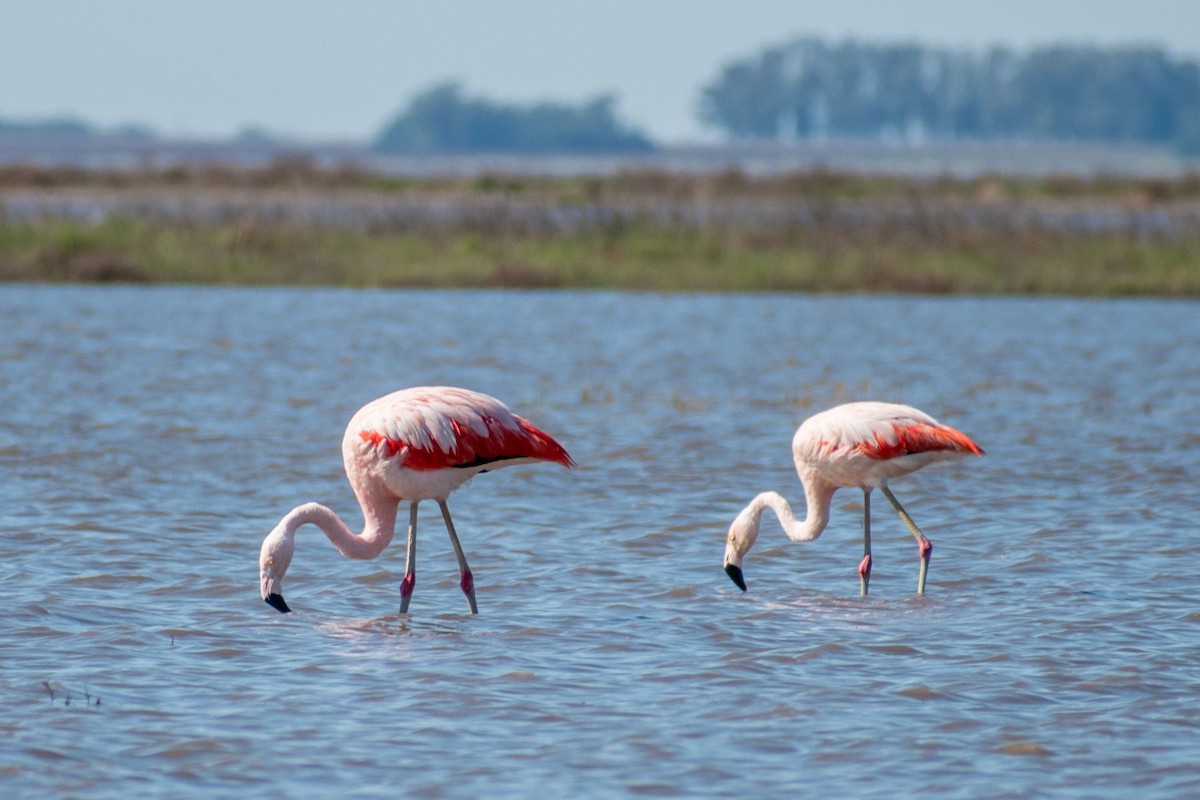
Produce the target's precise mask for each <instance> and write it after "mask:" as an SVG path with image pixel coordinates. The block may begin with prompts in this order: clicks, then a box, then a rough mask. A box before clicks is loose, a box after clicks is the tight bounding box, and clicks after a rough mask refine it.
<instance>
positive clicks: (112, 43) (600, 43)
mask: <svg viewBox="0 0 1200 800" xmlns="http://www.w3.org/2000/svg"><path fill="white" fill-rule="evenodd" d="M800 36H820V37H825V38H828V39H832V40H835V41H840V40H843V39H845V38H854V39H858V40H864V41H871V42H897V41H903V42H918V43H922V44H929V45H937V46H951V47H966V48H983V47H987V46H990V45H996V44H999V45H1006V46H1010V47H1014V48H1018V49H1025V48H1029V47H1033V46H1037V45H1041V44H1049V43H1062V42H1069V43H1081V44H1103V45H1111V44H1152V45H1159V46H1162V47H1165V48H1166V49H1167V50H1168V51H1169V52H1170V53H1172V54H1173V55H1175V56H1178V57H1186V58H1194V59H1200V0H1122V1H1118V0H988V2H979V1H978V0H920V1H918V0H835V1H833V2H831V0H821V2H810V1H809V0H728V1H727V2H716V1H715V0H589V1H588V2H576V0H491V1H490V2H487V1H485V0H458V1H456V0H438V1H435V2H426V1H425V0H419V1H416V2H405V0H390V1H389V0H340V2H315V1H313V0H203V2H178V3H177V2H169V0H36V2H33V1H30V0H0V119H6V120H16V121H28V120H32V119H38V118H45V117H58V116H71V117H75V118H78V119H82V120H84V121H86V122H89V123H92V124H95V125H98V126H101V127H116V126H119V125H125V124H141V125H147V126H149V127H150V128H152V129H154V130H155V131H156V132H158V133H160V134H164V135H171V136H195V137H224V136H232V135H235V134H237V133H238V132H240V131H243V130H245V129H247V128H256V129H259V130H263V131H267V132H269V133H272V134H275V135H282V136H288V137H293V138H298V139H305V140H312V141H325V140H360V141H361V140H367V139H370V138H372V137H373V136H374V135H375V134H376V133H378V132H379V130H380V129H381V128H382V127H383V126H384V125H385V124H386V123H387V122H388V121H389V120H390V119H391V118H393V117H394V116H395V115H396V114H397V113H398V112H399V111H400V110H402V109H403V107H404V106H405V105H406V103H407V102H408V101H409V100H410V99H411V98H412V97H413V96H414V95H415V94H417V93H419V92H421V91H423V90H424V89H427V88H429V87H430V86H432V85H434V84H436V83H440V82H443V81H446V80H457V81H459V82H461V83H462V85H463V86H464V88H465V90H466V91H467V93H468V94H470V95H472V96H481V97H486V98H487V99H489V100H493V101H497V102H512V103H522V104H524V103H531V102H537V101H544V100H554V101H559V102H566V103H572V104H576V103H580V102H583V101H586V100H590V99H592V98H594V97H596V96H597V95H601V94H613V95H615V96H616V98H617V113H618V116H619V117H620V118H621V119H622V120H623V121H625V122H627V123H630V124H632V125H633V126H634V127H636V128H638V129H639V130H641V131H643V132H644V133H647V134H648V135H650V136H651V137H652V138H654V139H656V140H658V141H660V142H674V143H680V142H687V141H699V140H703V139H704V138H705V137H706V136H711V132H708V131H706V130H705V129H704V128H703V127H702V126H701V125H700V123H699V122H698V120H697V119H696V114H695V109H696V104H697V102H698V98H699V95H700V90H701V88H702V87H703V86H704V85H705V84H707V83H709V82H711V81H712V80H713V79H714V78H715V77H716V76H717V75H718V74H719V71H720V69H721V68H722V66H724V65H725V64H727V63H729V62H730V61H733V60H737V59H742V58H746V57H748V56H751V55H753V54H755V53H757V52H758V51H759V50H760V49H762V48H763V47H765V46H768V45H773V44H779V43H782V42H786V41H789V40H791V39H794V38H797V37H800Z"/></svg>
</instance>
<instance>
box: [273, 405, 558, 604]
mask: <svg viewBox="0 0 1200 800" xmlns="http://www.w3.org/2000/svg"><path fill="white" fill-rule="evenodd" d="M342 461H343V462H344V463H345V466H346V477H348V478H349V479H350V485H351V486H352V487H353V488H354V495H355V497H357V498H358V502H359V505H361V506H362V512H363V517H364V520H365V523H366V527H365V528H364V529H363V532H362V533H360V534H354V533H351V532H350V529H349V528H347V527H346V524H345V523H344V522H342V520H341V519H339V518H338V516H337V514H335V513H333V511H331V510H330V509H328V508H326V507H325V506H323V505H320V504H319V503H305V504H304V505H302V506H297V507H296V508H293V509H292V510H291V511H289V512H288V513H287V515H286V516H284V518H283V519H282V520H280V522H279V524H278V525H276V526H275V529H274V530H272V531H271V532H270V533H269V534H267V538H266V539H264V540H263V543H262V550H261V551H260V554H259V559H258V571H259V583H260V588H261V589H262V596H263V599H264V600H266V601H267V603H269V604H270V605H271V606H272V607H273V608H276V609H278V610H279V611H281V612H284V613H286V612H288V611H291V609H290V608H288V604H287V603H285V602H284V600H283V575H284V573H285V572H287V568H288V565H289V564H291V562H292V554H293V553H294V552H295V537H296V530H297V529H298V528H299V527H300V526H301V525H304V524H305V523H312V524H313V525H316V526H317V527H318V528H320V529H321V530H322V531H323V532H324V533H325V535H326V536H328V537H329V541H331V542H333V546H334V547H336V548H337V549H338V552H340V553H341V554H342V555H344V556H346V557H348V558H363V559H369V558H375V556H377V555H379V554H380V553H382V552H383V550H384V548H386V547H387V546H388V544H389V543H390V542H391V541H392V536H393V534H394V533H395V526H396V514H397V510H398V508H399V505H400V501H401V500H407V501H408V502H409V511H408V557H407V559H406V561H405V565H404V579H403V580H402V581H401V583H400V612H401V613H405V612H407V611H408V603H409V600H411V599H412V593H413V587H414V586H415V585H416V574H417V562H416V545H417V504H418V503H420V502H421V501H422V500H436V501H437V503H438V506H439V507H440V508H441V510H442V519H443V520H445V522H446V530H447V531H448V532H449V534H450V544H451V545H453V547H454V555H455V557H456V558H457V559H458V570H459V574H460V576H461V580H460V583H459V586H460V587H461V588H462V590H463V594H465V595H466V596H467V605H468V606H470V608H471V613H472V614H478V613H479V608H478V606H477V605H476V604H475V582H474V579H473V578H472V576H471V569H470V568H469V567H468V566H467V559H466V556H464V555H463V549H462V545H460V544H459V543H458V535H457V534H456V533H455V532H454V523H453V522H452V521H451V520H450V509H449V507H447V505H446V499H447V498H448V497H449V496H450V493H451V492H453V491H454V490H455V489H457V488H458V487H460V486H462V485H463V484H464V483H466V482H467V481H469V480H470V479H471V478H473V477H474V476H475V475H478V474H479V473H481V472H487V471H488V470H491V469H496V468H498V467H508V466H512V465H514V464H528V463H531V462H534V461H553V462H555V463H558V464H562V465H563V466H564V467H572V466H574V462H573V461H572V460H571V457H570V456H569V455H567V451H566V450H564V449H563V448H562V446H561V445H560V444H559V443H558V442H556V441H554V439H552V438H550V436H549V435H548V434H546V433H544V432H542V431H540V430H538V429H537V428H535V427H534V426H533V425H531V424H530V423H529V422H528V421H527V420H525V419H523V418H521V417H519V416H517V415H516V414H514V413H512V412H511V411H509V410H508V407H507V406H505V405H504V404H503V403H501V402H500V401H499V400H497V399H496V398H494V397H489V396H488V395H486V394H480V393H479V392H472V391H470V390H468V389H455V388H453V387H449V386H423V387H418V388H413V389H402V390H401V391H398V392H393V393H392V394H389V395H386V396H384V397H381V398H379V399H378V400H375V401H373V402H370V403H368V404H367V405H365V406H363V407H362V408H361V409H359V410H358V413H356V414H355V415H354V416H353V417H352V418H351V420H350V424H349V425H347V426H346V435H345V437H344V438H343V439H342Z"/></svg>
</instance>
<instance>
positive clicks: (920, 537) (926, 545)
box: [882, 486, 933, 594]
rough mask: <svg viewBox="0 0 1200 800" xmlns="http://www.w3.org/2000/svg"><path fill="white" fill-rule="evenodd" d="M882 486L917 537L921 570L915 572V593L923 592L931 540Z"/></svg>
mask: <svg viewBox="0 0 1200 800" xmlns="http://www.w3.org/2000/svg"><path fill="white" fill-rule="evenodd" d="M882 488H883V495H884V497H886V498H887V499H888V500H890V501H891V503H892V507H893V508H895V509H896V513H897V514H899V515H900V519H902V520H904V524H905V525H907V526H908V529H909V530H910V531H912V535H913V536H915V537H916V538H917V552H918V553H919V554H920V556H921V571H920V572H919V573H918V574H917V594H925V576H926V575H927V574H928V572H929V557H930V556H931V555H933V542H931V541H929V540H928V539H926V538H925V534H923V533H921V529H920V528H918V527H917V523H915V522H913V519H912V517H910V516H909V515H908V512H907V511H905V510H904V506H902V505H900V501H899V500H897V499H896V495H894V494H892V490H891V489H889V488H887V487H886V486H884V487H882Z"/></svg>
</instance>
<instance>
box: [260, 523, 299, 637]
mask: <svg viewBox="0 0 1200 800" xmlns="http://www.w3.org/2000/svg"><path fill="white" fill-rule="evenodd" d="M295 551H296V544H295V537H294V536H293V535H292V532H291V531H289V530H288V528H287V526H286V525H285V524H284V523H283V522H280V523H279V524H278V525H277V526H275V529H274V530H273V531H271V532H270V533H268V534H267V538H265V539H263V543H262V550H260V551H259V554H258V584H259V588H260V589H261V591H262V598H263V600H265V601H266V602H267V604H268V605H269V606H271V608H274V609H275V610H276V611H279V612H280V613H283V614H286V613H288V612H289V611H291V609H290V608H288V604H287V603H286V602H285V601H284V599H283V575H284V573H285V572H287V568H288V565H289V564H291V563H292V554H293V553H294V552H295Z"/></svg>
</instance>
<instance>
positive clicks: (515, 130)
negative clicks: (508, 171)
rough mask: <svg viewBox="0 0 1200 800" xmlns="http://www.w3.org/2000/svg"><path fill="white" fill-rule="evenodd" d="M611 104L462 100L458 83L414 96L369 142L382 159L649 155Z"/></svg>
mask: <svg viewBox="0 0 1200 800" xmlns="http://www.w3.org/2000/svg"><path fill="white" fill-rule="evenodd" d="M615 106H616V100H615V98H613V97H612V96H611V95H602V96H600V97H597V98H595V99H592V100H589V101H586V102H584V103H582V104H580V105H578V106H572V105H568V104H565V103H549V102H546V103H537V104H534V105H530V106H520V105H514V104H505V103H497V102H494V101H491V100H487V99H484V98H479V97H468V96H467V95H466V93H465V92H464V91H463V88H462V86H461V85H459V84H458V83H454V82H450V83H443V84H440V85H438V86H434V87H433V88H431V89H428V90H427V91H424V92H422V93H421V94H419V95H417V96H416V97H415V98H413V100H412V101H411V102H410V103H409V104H408V106H407V107H406V108H405V109H404V110H403V111H402V112H401V113H400V114H398V115H397V116H396V117H395V118H394V119H393V120H392V121H391V122H390V123H388V124H387V125H386V126H385V127H384V129H383V130H382V131H381V132H380V133H379V135H378V136H377V137H376V138H375V142H374V148H375V149H376V150H377V151H379V152H383V153H481V152H483V153H488V152H505V153H553V152H574V153H611V152H619V153H630V152H645V151H648V150H652V149H653V147H654V146H653V144H652V143H651V142H650V140H649V139H647V138H646V137H645V136H643V135H642V134H641V133H639V132H637V131H636V130H633V129H632V128H630V127H628V126H626V125H624V124H623V123H621V122H620V121H619V120H618V119H617V117H616V113H615Z"/></svg>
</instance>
